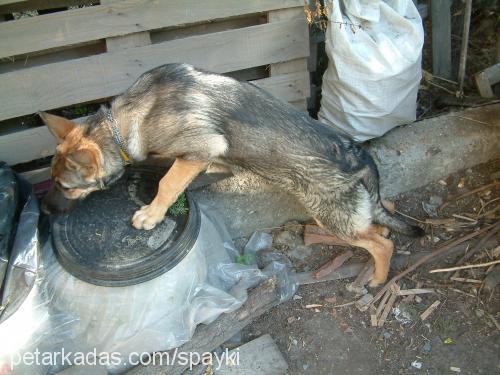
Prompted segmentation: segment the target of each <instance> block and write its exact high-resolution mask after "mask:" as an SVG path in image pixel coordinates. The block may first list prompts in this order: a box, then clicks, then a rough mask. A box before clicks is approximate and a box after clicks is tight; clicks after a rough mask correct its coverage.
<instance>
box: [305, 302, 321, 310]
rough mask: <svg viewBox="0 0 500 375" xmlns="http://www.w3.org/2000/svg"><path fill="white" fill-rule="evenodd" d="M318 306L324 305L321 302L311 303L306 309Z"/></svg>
mask: <svg viewBox="0 0 500 375" xmlns="http://www.w3.org/2000/svg"><path fill="white" fill-rule="evenodd" d="M316 307H323V305H321V304H319V303H312V304H310V305H306V309H314V308H316Z"/></svg>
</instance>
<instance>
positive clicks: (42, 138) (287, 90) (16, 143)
mask: <svg viewBox="0 0 500 375" xmlns="http://www.w3.org/2000/svg"><path fill="white" fill-rule="evenodd" d="M308 82H309V77H308V73H307V72H305V71H304V72H297V73H293V74H285V75H282V76H275V77H269V78H264V79H260V80H256V81H252V83H253V84H255V85H257V86H259V87H262V88H264V89H266V90H268V91H269V92H270V93H271V94H273V95H274V96H276V97H277V98H279V99H282V100H284V101H289V102H294V101H297V100H299V99H301V98H303V97H304V95H305V94H304V92H307V89H308V87H309V86H308ZM55 147H56V142H55V139H54V137H53V136H52V134H51V133H50V132H49V131H48V129H47V128H46V127H45V126H42V127H37V128H32V129H29V130H23V131H19V132H16V133H11V134H7V135H4V136H1V137H0V160H2V161H5V162H6V163H7V164H9V165H15V164H19V163H24V162H28V161H31V160H35V159H39V158H42V157H46V156H50V155H52V154H53V153H54V150H55Z"/></svg>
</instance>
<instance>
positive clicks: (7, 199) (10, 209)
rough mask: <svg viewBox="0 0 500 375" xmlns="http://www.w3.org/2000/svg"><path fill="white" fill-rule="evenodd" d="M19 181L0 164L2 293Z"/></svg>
mask: <svg viewBox="0 0 500 375" xmlns="http://www.w3.org/2000/svg"><path fill="white" fill-rule="evenodd" d="M17 199H18V197H17V180H16V176H15V175H14V172H13V171H12V170H11V169H10V168H9V166H8V165H7V164H5V163H1V162H0V212H1V213H2V214H1V215H0V291H1V290H2V283H3V279H4V277H5V272H6V271H7V263H8V261H9V251H8V250H9V245H10V242H11V237H12V233H13V231H14V230H13V227H14V217H15V215H16V208H17Z"/></svg>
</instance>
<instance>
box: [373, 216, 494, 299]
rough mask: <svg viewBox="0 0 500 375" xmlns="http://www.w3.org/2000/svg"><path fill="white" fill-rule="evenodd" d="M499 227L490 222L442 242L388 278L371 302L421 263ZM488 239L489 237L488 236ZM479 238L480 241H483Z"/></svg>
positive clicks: (380, 296)
mask: <svg viewBox="0 0 500 375" xmlns="http://www.w3.org/2000/svg"><path fill="white" fill-rule="evenodd" d="M498 229H500V222H499V223H497V224H496V225H495V224H492V225H489V226H486V227H484V228H482V229H479V230H477V231H476V232H472V233H469V234H466V235H465V236H463V237H460V238H457V239H455V240H452V241H449V242H447V243H445V244H443V245H442V246H441V247H439V248H438V249H437V250H434V251H433V252H431V253H430V254H427V255H426V256H424V257H422V258H420V259H419V260H418V261H416V262H415V263H413V264H412V265H411V266H410V267H408V268H407V269H406V270H404V271H403V272H401V273H399V274H398V275H396V276H394V277H393V278H392V279H391V280H389V282H388V283H387V284H385V286H384V287H383V288H382V289H381V290H380V291H379V292H378V293H377V295H375V297H373V301H372V303H375V302H377V301H378V300H379V299H380V298H382V296H383V295H384V294H385V292H386V291H387V290H388V289H389V288H390V287H391V285H393V284H394V283H395V282H396V281H398V280H400V279H401V278H403V277H404V276H406V275H408V274H409V273H410V272H413V271H414V270H416V269H417V268H418V267H419V266H421V265H422V264H425V263H427V262H428V261H429V260H431V259H434V258H436V257H438V256H442V255H444V254H446V253H447V252H448V251H450V250H451V249H453V248H454V247H455V246H457V245H460V244H461V243H463V242H466V241H469V240H470V239H472V238H475V237H477V236H479V235H481V234H483V233H485V232H488V231H491V232H490V233H488V235H487V236H485V237H484V238H483V240H485V239H486V238H488V237H489V236H490V234H491V233H492V232H496V230H498ZM488 239H489V238H488ZM483 240H481V242H482V241H483Z"/></svg>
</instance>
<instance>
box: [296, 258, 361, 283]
mask: <svg viewBox="0 0 500 375" xmlns="http://www.w3.org/2000/svg"><path fill="white" fill-rule="evenodd" d="M363 267H364V263H351V264H346V265H343V266H342V267H340V268H338V269H336V270H335V271H333V272H330V273H329V274H327V275H325V276H323V277H319V278H318V277H315V276H314V272H299V273H297V274H296V275H295V276H296V279H297V281H298V283H299V285H305V284H316V283H321V282H325V281H335V280H342V279H348V278H350V277H354V276H356V275H358V274H359V272H360V271H361V270H362V269H363Z"/></svg>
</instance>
